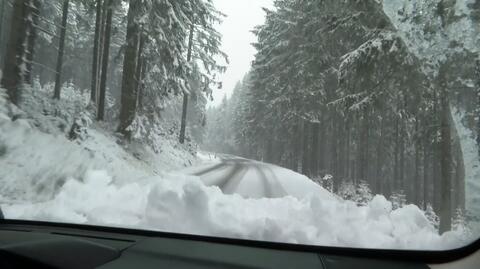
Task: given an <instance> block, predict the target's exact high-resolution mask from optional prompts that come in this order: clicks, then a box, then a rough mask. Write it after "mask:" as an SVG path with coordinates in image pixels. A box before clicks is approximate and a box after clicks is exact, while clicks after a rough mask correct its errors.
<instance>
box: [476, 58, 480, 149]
mask: <svg viewBox="0 0 480 269" xmlns="http://www.w3.org/2000/svg"><path fill="white" fill-rule="evenodd" d="M475 77H476V84H477V85H476V86H477V109H476V112H477V113H476V114H477V150H478V156H479V157H480V54H478V55H477V59H476V61H475Z"/></svg>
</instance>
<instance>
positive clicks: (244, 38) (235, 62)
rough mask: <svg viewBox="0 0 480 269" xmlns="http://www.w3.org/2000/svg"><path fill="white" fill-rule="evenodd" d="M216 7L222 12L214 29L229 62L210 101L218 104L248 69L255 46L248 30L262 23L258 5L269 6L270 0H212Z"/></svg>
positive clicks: (260, 6) (254, 39) (253, 37)
mask: <svg viewBox="0 0 480 269" xmlns="http://www.w3.org/2000/svg"><path fill="white" fill-rule="evenodd" d="M213 2H214V3H215V5H216V7H217V9H218V10H220V11H221V12H222V13H224V14H226V15H227V17H226V18H225V19H224V21H223V23H222V24H221V25H219V26H218V31H219V32H220V33H221V34H222V35H223V45H222V50H223V51H224V52H225V53H227V55H228V57H229V60H230V64H229V66H228V69H227V72H226V73H225V74H223V75H222V78H221V80H222V81H223V89H220V90H217V89H215V90H214V92H213V97H214V101H213V102H212V104H211V105H216V104H219V103H220V102H221V100H222V98H223V96H224V95H225V94H227V96H230V94H231V92H232V91H233V87H234V86H235V84H236V83H237V81H239V80H241V79H242V78H243V76H244V75H245V74H246V73H247V72H248V70H249V69H250V64H251V62H252V61H253V59H254V55H255V49H254V48H253V47H252V45H251V43H253V42H255V41H256V38H255V35H254V34H252V33H251V32H250V31H251V30H252V29H253V28H254V27H255V26H256V25H260V24H263V22H264V20H265V13H264V12H263V10H262V7H271V6H272V3H273V0H214V1H213Z"/></svg>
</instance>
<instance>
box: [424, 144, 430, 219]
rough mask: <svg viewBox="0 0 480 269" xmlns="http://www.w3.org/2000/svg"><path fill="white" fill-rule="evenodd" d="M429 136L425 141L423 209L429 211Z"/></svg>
mask: <svg viewBox="0 0 480 269" xmlns="http://www.w3.org/2000/svg"><path fill="white" fill-rule="evenodd" d="M428 142H429V140H428V136H426V138H425V139H424V141H423V209H424V210H427V204H428V202H429V197H428V186H429V185H428V183H429V182H428V158H429V156H428V146H429V145H430V144H429V143H428Z"/></svg>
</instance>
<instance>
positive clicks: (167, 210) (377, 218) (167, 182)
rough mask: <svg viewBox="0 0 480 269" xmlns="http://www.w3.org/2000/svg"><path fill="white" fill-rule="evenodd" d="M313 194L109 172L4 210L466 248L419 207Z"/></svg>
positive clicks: (187, 228)
mask: <svg viewBox="0 0 480 269" xmlns="http://www.w3.org/2000/svg"><path fill="white" fill-rule="evenodd" d="M326 198H327V197H324V195H323V194H321V193H317V194H310V195H307V196H306V197H305V198H304V199H297V198H294V197H284V198H279V199H245V198H242V197H241V196H239V195H224V194H223V193H222V192H221V191H220V190H219V189H218V188H216V187H207V186H204V185H203V184H202V183H201V181H200V180H198V179H197V178H195V177H188V176H185V175H179V174H170V175H163V176H155V177H151V178H148V179H146V180H136V179H135V180H132V181H131V183H128V184H125V185H122V186H119V185H117V184H115V183H114V182H113V180H112V178H111V177H110V176H109V175H108V174H107V173H106V172H105V171H88V172H87V173H86V174H85V176H84V177H83V178H81V180H76V179H70V180H68V181H67V182H66V183H65V184H64V185H63V187H62V189H61V191H60V192H59V193H58V195H56V196H55V198H54V199H52V200H50V201H47V202H42V203H37V204H23V205H22V204H12V205H7V206H4V212H5V214H6V216H7V217H8V218H18V219H36V220H47V221H60V222H74V223H90V224H97V225H99V224H100V225H109V226H122V227H135V228H143V229H153V230H162V231H170V232H180V233H193V234H201V235H213V236H221V237H234V238H247V239H255V240H267V241H276V242H291V243H303V244H316V245H329V246H348V247H369V248H399V249H448V248H453V247H458V246H461V245H463V244H465V241H464V240H465V238H463V236H462V234H461V232H460V231H457V232H448V233H445V234H444V235H443V236H439V235H438V234H437V232H436V231H435V229H434V228H433V227H432V226H431V224H430V223H429V222H428V220H427V218H426V217H425V216H424V214H423V212H422V211H421V210H420V209H418V208H417V207H416V206H414V205H408V206H406V207H403V208H400V209H397V210H392V205H391V203H390V202H388V201H387V200H386V199H385V198H384V197H383V196H376V197H375V198H374V199H373V200H372V201H371V202H370V203H369V204H368V205H367V206H365V207H358V206H357V205H356V204H355V203H353V202H350V201H344V200H341V199H328V198H327V199H326Z"/></svg>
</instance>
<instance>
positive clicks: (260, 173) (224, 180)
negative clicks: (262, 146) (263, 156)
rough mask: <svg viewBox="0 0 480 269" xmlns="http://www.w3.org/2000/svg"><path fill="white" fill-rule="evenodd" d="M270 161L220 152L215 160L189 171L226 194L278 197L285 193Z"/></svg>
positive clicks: (248, 196) (247, 196)
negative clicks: (216, 160)
mask: <svg viewBox="0 0 480 269" xmlns="http://www.w3.org/2000/svg"><path fill="white" fill-rule="evenodd" d="M275 168H276V167H275V166H273V165H270V164H265V163H260V162H256V161H252V160H247V159H243V158H238V157H234V156H222V157H221V159H220V161H219V162H218V163H212V164H207V165H206V166H205V165H204V166H201V167H198V168H196V169H195V168H194V169H195V170H197V171H193V172H191V174H192V175H195V176H198V177H200V179H201V180H202V181H203V182H204V183H205V184H206V185H207V186H217V187H219V188H220V189H221V190H222V192H223V193H225V194H233V193H237V194H240V195H241V196H243V197H246V198H279V197H284V196H286V195H287V192H286V191H285V189H284V188H283V186H282V184H280V182H279V180H278V177H277V175H276V173H275V170H276V169H275Z"/></svg>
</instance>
